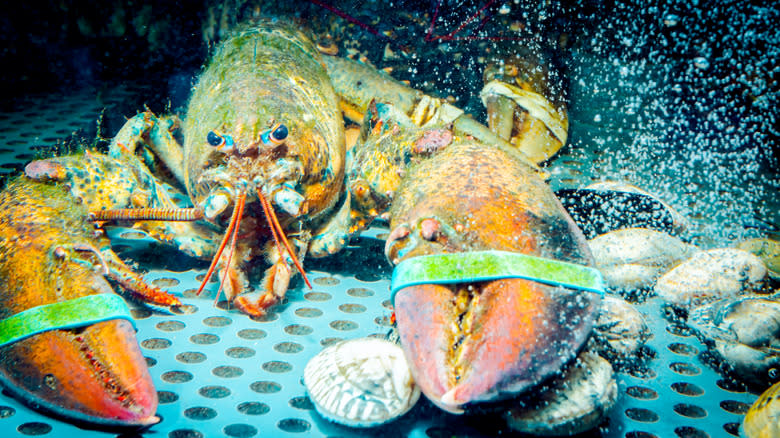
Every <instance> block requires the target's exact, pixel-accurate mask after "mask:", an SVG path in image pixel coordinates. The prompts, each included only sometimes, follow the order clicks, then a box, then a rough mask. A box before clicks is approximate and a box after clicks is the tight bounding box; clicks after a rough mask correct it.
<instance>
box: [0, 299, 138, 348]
mask: <svg viewBox="0 0 780 438" xmlns="http://www.w3.org/2000/svg"><path fill="white" fill-rule="evenodd" d="M112 319H126V320H128V321H130V323H131V324H133V328H135V321H133V317H132V316H131V315H130V309H129V308H128V307H127V304H126V303H125V300H124V299H122V297H120V296H119V295H114V294H97V295H87V296H83V297H79V298H74V299H72V300H67V301H60V302H57V303H51V304H44V305H42V306H36V307H31V308H29V309H27V310H24V311H22V312H19V313H17V314H16V315H13V316H10V317H8V318H6V319H3V320H0V347H2V346H5V345H8V344H12V343H14V342H17V341H20V340H22V339H25V338H29V337H30V336H34V335H37V334H39V333H43V332H45V331H49V330H60V329H73V328H78V327H84V326H88V325H92V324H95V323H98V322H103V321H108V320H112Z"/></svg>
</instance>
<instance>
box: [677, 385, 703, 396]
mask: <svg viewBox="0 0 780 438" xmlns="http://www.w3.org/2000/svg"><path fill="white" fill-rule="evenodd" d="M671 387H672V389H673V390H674V391H675V392H677V393H679V394H682V395H687V396H691V397H696V396H700V395H702V394H704V390H703V389H701V387H699V386H696V385H694V384H693V383H687V382H675V383H672V385H671Z"/></svg>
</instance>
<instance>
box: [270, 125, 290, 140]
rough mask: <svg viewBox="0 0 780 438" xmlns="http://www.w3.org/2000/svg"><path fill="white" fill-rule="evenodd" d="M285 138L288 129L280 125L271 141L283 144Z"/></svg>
mask: <svg viewBox="0 0 780 438" xmlns="http://www.w3.org/2000/svg"><path fill="white" fill-rule="evenodd" d="M285 138H287V127H286V126H284V125H282V124H279V126H277V127H276V129H274V131H273V132H272V133H271V139H273V140H276V141H278V142H282V141H283V140H284V139H285Z"/></svg>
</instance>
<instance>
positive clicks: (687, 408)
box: [673, 403, 707, 418]
mask: <svg viewBox="0 0 780 438" xmlns="http://www.w3.org/2000/svg"><path fill="white" fill-rule="evenodd" d="M673 409H674V412H677V413H678V414H680V415H682V416H683V417H689V418H704V417H706V416H707V411H706V410H704V409H703V408H701V407H699V406H696V405H689V404H687V403H678V404H676V405H674V408H673Z"/></svg>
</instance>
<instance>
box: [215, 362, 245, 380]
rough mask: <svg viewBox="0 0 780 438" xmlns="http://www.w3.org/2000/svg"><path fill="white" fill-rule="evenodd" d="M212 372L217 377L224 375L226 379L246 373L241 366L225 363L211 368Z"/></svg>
mask: <svg viewBox="0 0 780 438" xmlns="http://www.w3.org/2000/svg"><path fill="white" fill-rule="evenodd" d="M211 374H214V375H215V376H217V377H222V378H225V379H231V378H233V377H239V376H241V375H243V374H244V370H242V369H241V368H239V367H234V366H230V365H223V366H219V367H216V368H214V369H213V370H211Z"/></svg>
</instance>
